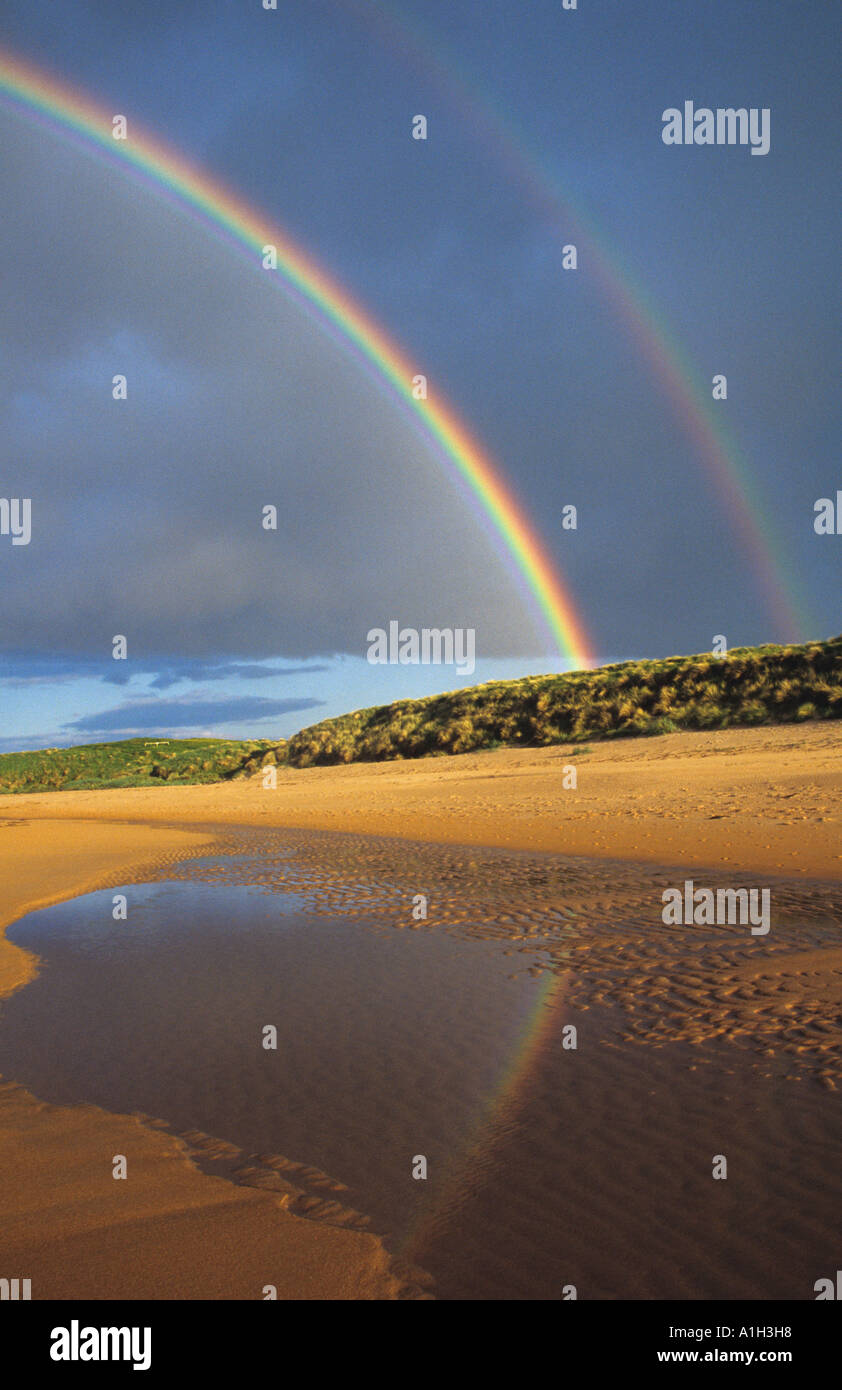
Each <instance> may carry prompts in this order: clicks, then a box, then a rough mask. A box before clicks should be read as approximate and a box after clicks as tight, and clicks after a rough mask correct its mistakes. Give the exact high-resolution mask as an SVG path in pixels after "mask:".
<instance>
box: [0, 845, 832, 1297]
mask: <svg viewBox="0 0 842 1390" xmlns="http://www.w3.org/2000/svg"><path fill="white" fill-rule="evenodd" d="M195 868H196V872H197V874H198V875H199V878H198V879H197V880H195V881H191V880H190V879H187V880H185V881H177V882H164V883H155V884H145V885H136V884H135V885H127V886H125V887H123V888H110V889H108V890H105V891H103V892H99V893H93V894H90V895H88V896H86V897H83V898H79V899H76V900H74V901H71V902H68V903H64V904H61V905H59V906H57V907H52V908H48V909H46V910H44V911H42V912H38V913H33V914H31V915H30V916H28V917H27V918H25V919H23V920H22V921H21V922H19V923H17V924H16V925H15V927H14V928H13V929H12V930H11V931H10V932H9V936H10V938H11V939H12V940H13V941H15V942H16V943H17V944H18V945H21V946H24V947H27V948H28V949H30V950H33V951H35V952H36V953H37V954H38V956H39V957H40V958H41V961H42V964H41V973H40V974H39V976H38V978H37V979H36V980H35V981H34V982H33V983H31V984H30V985H28V986H27V987H26V989H24V990H22V991H20V992H19V993H17V994H16V995H14V996H13V997H12V998H11V999H9V1000H7V1001H5V1002H4V1003H3V1004H2V1006H0V1073H2V1074H3V1075H5V1076H6V1077H9V1078H12V1079H14V1080H16V1081H19V1082H21V1083H22V1084H24V1085H25V1086H27V1087H28V1088H29V1089H31V1090H32V1091H33V1092H34V1093H35V1094H36V1095H37V1096H39V1097H40V1098H42V1099H44V1100H47V1101H52V1102H56V1103H64V1104H66V1103H68V1102H81V1101H85V1102H93V1103H96V1104H98V1105H100V1106H103V1107H104V1108H106V1109H108V1110H112V1111H117V1112H130V1113H131V1112H139V1113H142V1114H146V1115H149V1116H154V1117H158V1118H159V1119H162V1120H165V1121H166V1122H167V1123H168V1124H169V1125H170V1127H171V1128H172V1129H173V1130H174V1131H175V1132H176V1133H181V1134H184V1133H187V1132H192V1131H195V1130H199V1131H201V1132H203V1133H204V1134H206V1135H210V1136H213V1137H214V1138H215V1139H218V1140H223V1141H227V1142H228V1143H229V1144H232V1145H236V1146H237V1148H238V1149H240V1150H242V1151H243V1154H244V1155H245V1159H246V1160H247V1159H248V1157H249V1156H250V1155H261V1156H264V1157H265V1156H266V1155H283V1156H284V1157H285V1158H286V1159H289V1160H293V1161H294V1162H297V1163H301V1164H306V1165H312V1166H313V1167H314V1168H317V1169H319V1170H321V1171H322V1172H323V1173H325V1174H327V1175H329V1177H330V1179H332V1180H333V1181H334V1183H337V1184H343V1185H344V1190H342V1191H340V1192H338V1193H337V1194H336V1195H338V1199H339V1201H340V1202H341V1204H342V1206H343V1208H353V1209H354V1210H355V1211H356V1212H359V1213H362V1214H363V1215H364V1216H365V1217H366V1218H368V1219H369V1220H370V1225H371V1229H373V1230H375V1231H376V1232H378V1233H379V1234H381V1235H383V1236H384V1237H385V1238H386V1241H387V1244H388V1246H389V1248H390V1249H391V1250H392V1251H393V1252H395V1253H398V1254H406V1255H407V1256H409V1257H411V1258H413V1259H415V1260H416V1261H418V1262H419V1263H420V1264H421V1265H422V1266H423V1267H424V1268H425V1269H426V1270H428V1271H429V1272H430V1273H431V1275H432V1276H433V1278H434V1279H435V1281H436V1282H435V1292H436V1293H437V1294H438V1295H439V1296H440V1297H445V1298H470V1297H479V1298H529V1297H532V1298H544V1299H558V1298H560V1297H562V1291H563V1289H564V1288H565V1286H568V1285H571V1284H573V1285H575V1286H576V1287H577V1289H578V1296H579V1297H601V1298H606V1297H607V1298H610V1297H631V1298H634V1297H638V1298H646V1297H650V1298H651V1297H659V1298H663V1297H685V1298H710V1297H714V1298H716V1297H718V1298H747V1297H761V1298H762V1297H770V1298H781V1297H795V1298H805V1297H811V1296H812V1293H811V1290H812V1283H813V1281H814V1280H815V1279H816V1278H818V1277H820V1276H821V1275H822V1274H823V1272H824V1266H825V1265H827V1266H828V1268H830V1264H831V1263H832V1261H833V1259H834V1258H836V1254H838V1252H835V1247H834V1243H833V1242H834V1235H833V1231H834V1229H835V1227H834V1226H833V1222H832V1221H831V1220H830V1219H829V1218H830V1214H831V1213H832V1212H833V1209H834V1203H836V1211H837V1212H838V1187H837V1185H836V1183H835V1181H834V1174H835V1172H836V1171H838V1162H837V1159H838V1153H839V1142H840V1140H842V1126H840V1123H839V1107H838V1104H837V1105H835V1106H834V1105H833V1104H832V1101H833V1100H834V1099H835V1098H834V1097H831V1096H830V1095H828V1094H827V1093H826V1092H822V1091H821V1090H820V1089H819V1088H818V1087H817V1086H815V1085H814V1084H811V1083H809V1082H807V1083H806V1084H802V1085H797V1084H795V1083H794V1082H792V1081H787V1080H786V1078H785V1077H784V1076H783V1074H782V1073H781V1072H779V1071H777V1070H776V1067H775V1063H774V1062H770V1063H769V1064H768V1067H767V1070H766V1071H765V1072H764V1073H763V1074H760V1073H759V1072H758V1071H757V1068H756V1067H754V1066H753V1065H752V1063H751V1059H750V1058H748V1057H747V1056H746V1055H745V1054H744V1053H743V1054H741V1053H740V1052H739V1051H738V1050H736V1049H734V1048H731V1047H729V1046H728V1045H727V1043H725V1042H723V1041H722V1040H721V1039H719V1040H714V1041H713V1042H708V1043H707V1044H706V1046H705V1047H703V1048H698V1047H696V1048H693V1047H691V1046H689V1045H687V1044H686V1043H683V1042H680V1041H679V1042H675V1043H674V1044H673V1045H672V1046H670V1047H667V1048H664V1047H663V1046H659V1047H647V1046H645V1045H641V1044H635V1043H629V1042H628V1041H627V1040H624V1033H623V1027H624V1021H623V1015H622V1011H620V1010H618V1009H616V1008H614V1009H610V1008H607V1007H606V1008H600V1007H597V1008H590V1009H582V1008H581V1007H580V1006H579V1003H578V1002H577V1006H576V1007H574V1006H573V1005H572V1004H571V1002H570V998H571V994H570V990H569V989H568V988H567V978H572V977H565V975H564V974H561V975H552V976H551V975H544V976H538V977H536V976H533V975H531V974H529V973H528V971H529V969H530V967H532V968H534V965H535V962H536V960H540V959H541V953H540V941H539V940H532V941H530V943H529V947H528V948H524V954H521V955H519V954H517V953H516V952H515V953H513V951H512V949H511V943H510V942H508V943H507V941H506V940H505V939H504V940H482V939H472V938H471V937H470V936H466V935H465V934H464V933H460V932H458V931H455V930H447V929H444V928H439V929H435V928H433V927H431V926H430V925H429V924H428V923H422V924H420V926H419V929H417V930H407V929H404V930H400V931H397V930H395V923H394V916H391V917H390V916H388V915H387V914H385V913H384V912H383V911H382V907H381V909H380V911H379V912H375V909H374V908H371V909H370V910H369V912H368V915H366V913H364V912H362V913H361V912H357V913H356V914H354V915H352V916H343V915H342V914H341V913H331V912H325V911H324V910H315V909H314V906H313V900H312V897H311V896H310V895H308V893H307V892H306V891H300V892H297V891H289V890H287V891H285V892H283V893H279V892H272V891H268V890H267V888H266V886H265V885H264V886H246V885H244V884H243V883H242V882H241V881H237V880H241V879H242V878H243V877H244V876H245V877H248V863H247V861H245V860H242V859H240V860H237V859H235V858H228V859H220V860H218V861H204V862H201V861H197V863H196V866H195ZM232 877H233V878H234V879H235V882H234V883H233V884H232V883H231V882H230V881H227V882H226V878H227V879H228V880H230V879H231V878H232ZM202 878H204V879H208V878H209V879H211V880H213V879H215V878H218V880H219V881H215V882H214V881H211V882H208V881H201V880H202ZM116 892H122V893H124V894H125V895H126V897H127V899H128V918H127V920H126V921H115V920H114V919H113V916H112V899H113V896H114V894H115V893H116ZM409 920H410V919H409V918H407V922H408V921H409ZM571 1024H573V1025H574V1026H575V1027H576V1028H577V1029H578V1039H577V1041H578V1046H577V1048H576V1049H575V1050H573V1049H571V1048H569V1047H565V1045H564V1043H565V1033H564V1029H565V1027H567V1028H569V1027H570V1025H571ZM266 1025H273V1026H274V1027H275V1028H276V1029H277V1049H276V1050H267V1049H266V1048H264V1046H263V1037H264V1033H263V1030H264V1028H265V1027H266ZM567 1041H568V1042H569V1041H570V1038H569V1034H568V1036H567ZM677 1083H678V1084H677ZM834 1114H835V1115H836V1119H835V1120H834V1119H833V1115H834ZM720 1152H725V1153H727V1154H728V1157H729V1164H730V1173H729V1181H728V1182H727V1183H718V1182H714V1181H712V1179H711V1157H712V1155H713V1154H715V1153H720ZM417 1155H423V1156H424V1157H425V1158H426V1160H427V1165H428V1177H427V1179H426V1180H422V1181H418V1180H414V1179H413V1177H412V1167H413V1160H414V1158H415V1156H417ZM208 1161H210V1160H208ZM242 1162H243V1158H242V1157H241V1159H240V1164H241V1165H242ZM258 1166H259V1165H258ZM210 1171H214V1169H213V1168H212V1167H211V1168H210ZM315 1190H318V1184H316V1189H315ZM322 1190H323V1191H328V1192H330V1191H331V1189H330V1188H329V1187H323V1188H322ZM833 1268H835V1265H834V1266H833Z"/></svg>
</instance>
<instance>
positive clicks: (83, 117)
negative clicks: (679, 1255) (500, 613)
mask: <svg viewBox="0 0 842 1390" xmlns="http://www.w3.org/2000/svg"><path fill="white" fill-rule="evenodd" d="M0 98H4V99H5V101H6V102H7V104H9V105H10V106H12V107H13V108H18V109H22V110H23V111H24V112H25V113H26V114H27V116H29V117H32V116H35V117H37V118H40V119H42V120H46V121H47V123H48V125H49V126H50V128H51V129H53V130H56V131H57V132H58V133H60V134H63V135H64V136H65V137H67V136H68V135H70V136H72V137H75V138H76V139H81V142H82V146H83V148H84V149H85V150H86V151H87V152H88V153H94V154H96V155H97V156H98V157H99V158H100V159H105V160H107V161H108V162H109V163H111V164H113V165H114V166H115V167H117V168H118V169H120V170H121V171H122V172H127V171H128V172H133V173H134V174H135V175H140V176H141V178H142V179H143V181H144V182H145V183H146V184H147V185H148V186H150V187H151V189H152V191H153V192H155V193H156V194H157V195H158V196H160V195H162V194H163V195H164V196H167V197H168V198H169V199H170V200H172V201H174V202H175V204H176V206H177V207H178V208H179V209H180V210H181V211H185V210H186V211H187V212H189V213H190V214H191V215H192V216H194V217H196V218H198V219H200V220H201V221H202V223H203V224H204V225H206V226H207V227H209V228H210V230H212V231H213V232H214V234H215V235H217V236H218V235H220V233H221V234H222V236H223V238H224V240H225V241H226V243H227V244H228V245H230V246H232V247H233V248H235V249H237V250H240V251H242V250H245V252H246V254H247V256H248V258H249V260H250V262H251V263H252V264H253V265H255V266H257V267H261V266H262V255H263V248H264V247H265V246H267V245H273V246H274V247H275V248H276V252H277V264H278V270H279V271H280V272H281V275H282V277H283V278H282V279H281V280H275V278H274V277H273V276H271V275H268V274H267V273H266V272H265V271H263V270H261V274H264V275H266V283H267V285H270V284H280V285H281V286H282V287H283V288H284V289H285V291H286V293H287V294H288V295H289V296H290V297H291V298H293V299H295V300H296V302H298V303H300V304H301V305H302V306H303V307H304V308H305V309H306V310H307V311H308V312H309V313H310V314H311V315H312V314H313V312H314V311H315V312H316V314H317V316H318V319H319V322H320V324H321V325H322V327H324V328H326V329H327V330H328V331H329V332H330V333H331V334H332V336H333V337H334V339H335V340H336V341H337V342H338V343H339V344H340V345H341V346H342V348H343V349H344V350H345V351H349V350H351V351H352V353H353V355H354V357H355V359H356V360H357V361H358V362H359V363H360V365H361V366H363V367H364V368H365V369H366V370H367V371H368V372H369V374H371V375H372V376H373V377H374V379H375V381H376V382H377V384H378V386H379V387H380V388H381V389H382V388H383V387H384V386H386V387H388V389H389V390H390V393H391V394H392V395H394V396H395V397H397V399H398V401H399V402H400V404H401V406H402V407H403V408H404V409H405V411H406V412H407V415H408V418H409V419H410V420H411V421H412V423H413V425H414V426H415V428H416V429H418V430H420V432H421V433H422V434H423V435H424V438H425V440H426V442H427V444H428V445H429V444H431V443H432V445H433V446H434V448H435V452H436V455H437V456H438V458H439V459H440V460H441V461H442V462H443V463H444V464H445V465H446V467H447V469H448V473H449V475H450V476H451V477H452V478H453V480H454V481H455V482H456V483H457V484H459V485H460V486H461V489H462V491H463V493H464V494H465V495H466V496H467V497H468V498H469V499H470V500H471V502H472V503H473V505H474V508H475V510H476V511H477V512H478V515H479V518H480V520H481V521H482V523H483V524H484V525H485V526H486V527H488V528H489V529H490V530H491V532H492V534H493V535H494V538H495V540H496V542H497V544H498V549H499V550H500V553H501V556H502V558H503V561H504V563H505V564H506V565H507V566H508V568H509V570H510V571H511V573H512V574H513V576H514V577H515V579H516V580H517V582H518V583H519V584H520V586H521V587H522V588H523V590H524V592H525V594H526V595H527V596H528V597H529V598H530V599H531V600H532V604H533V606H537V610H538V614H539V615H540V620H541V625H542V626H543V627H544V628H545V629H546V631H547V633H548V634H549V636H550V637H551V639H552V640H553V642H554V644H555V645H556V646H557V647H558V651H559V653H560V654H561V656H562V657H564V658H565V659H566V660H567V661H568V662H569V663H570V664H571V665H572V666H573V667H589V666H592V665H593V664H594V658H593V655H592V652H591V645H590V641H589V639H588V638H587V636H586V634H585V629H584V625H583V623H582V621H581V618H580V615H579V613H578V611H577V609H576V606H575V605H574V603H573V600H572V598H571V597H570V595H569V594H568V593H567V591H566V589H565V587H564V586H563V584H562V583H561V580H560V578H559V576H558V572H557V568H556V566H555V564H554V563H553V562H552V561H551V560H550V558H549V556H548V555H547V554H546V553H545V551H544V548H543V546H542V544H541V542H540V541H539V539H538V536H537V534H536V533H535V531H534V530H533V528H532V525H531V523H530V522H529V521H528V520H527V518H526V515H525V513H524V512H523V510H522V509H521V507H520V504H519V503H518V502H517V501H516V499H515V497H514V494H513V493H512V491H511V489H510V488H509V486H508V485H507V484H506V482H505V481H504V480H503V478H502V477H501V476H500V474H499V472H498V470H497V468H496V466H495V465H494V464H492V462H491V460H490V459H489V458H488V457H487V456H486V454H485V453H484V451H483V450H482V449H481V448H480V446H479V444H478V443H477V442H476V440H474V439H473V438H472V437H471V435H470V434H469V433H468V431H467V429H466V428H465V426H464V425H463V424H462V423H461V421H460V420H459V419H458V418H457V417H456V415H455V414H454V412H453V411H452V409H451V408H450V406H449V405H447V404H446V403H445V402H444V400H443V398H442V397H441V396H440V395H439V394H438V393H437V392H436V393H431V394H428V398H427V400H424V401H418V400H416V399H415V398H414V396H413V394H412V382H413V377H414V376H415V374H416V370H417V368H416V366H415V365H414V364H413V363H411V362H410V361H409V359H408V358H407V357H406V356H405V355H404V353H403V351H402V350H401V349H400V348H398V347H397V345H396V344H395V343H393V342H392V341H391V339H390V338H388V337H387V336H386V334H385V333H384V331H383V330H382V329H381V328H380V327H379V326H378V325H377V324H376V323H375V322H374V321H373V320H372V319H371V318H370V317H369V315H368V314H367V312H366V311H365V310H364V309H363V308H362V307H361V306H360V305H359V304H357V303H356V302H355V301H354V300H353V299H352V298H351V296H350V294H348V292H347V291H346V290H345V289H344V288H342V287H341V286H340V285H338V284H337V283H336V282H335V281H333V280H331V279H330V278H329V277H328V276H327V275H326V273H325V272H324V271H323V270H322V269H321V267H320V266H318V265H317V264H316V263H315V261H313V260H312V258H311V257H309V256H308V255H306V254H305V252H304V251H303V250H301V248H300V247H298V246H296V245H294V243H293V242H292V241H291V240H290V238H289V237H288V236H286V235H285V234H282V233H281V232H280V230H279V228H278V227H277V226H273V225H270V223H269V222H267V221H266V220H265V219H264V218H263V216H262V215H261V214H259V213H258V212H256V211H255V210H254V209H253V208H251V207H250V206H249V205H248V204H247V203H245V202H244V201H243V200H242V199H239V198H237V197H235V196H234V195H233V194H232V193H231V192H229V191H228V190H226V189H225V188H223V187H222V185H221V184H219V183H218V182H216V181H215V180H212V179H210V178H208V176H207V175H206V174H204V173H200V172H199V171H198V170H197V169H195V168H193V167H191V165H190V164H188V163H187V161H186V160H185V159H184V158H183V157H182V156H180V155H176V154H175V152H174V151H172V150H170V149H167V148H165V147H164V146H163V145H162V144H160V143H159V142H158V141H156V140H153V139H152V138H151V137H150V136H149V135H147V134H144V133H141V132H139V131H138V128H137V126H136V125H135V122H134V120H132V121H131V129H130V131H129V135H130V138H129V139H127V140H125V141H122V140H121V141H115V140H114V138H113V132H112V123H111V122H112V116H111V115H110V114H109V113H108V112H106V111H105V110H103V109H102V108H100V107H98V106H96V105H95V104H94V103H93V102H92V101H91V100H90V98H89V97H87V96H86V95H82V94H81V93H79V92H77V91H74V90H73V89H71V88H70V87H68V86H66V85H65V84H63V83H59V82H57V81H56V80H55V79H54V78H53V77H48V76H47V75H46V74H45V73H43V72H41V71H39V70H38V69H36V68H35V67H33V66H32V65H31V64H29V63H26V62H24V61H23V59H21V58H19V57H17V56H13V55H12V54H10V53H4V52H3V51H2V50H0ZM501 541H502V546H501V545H500V542H501Z"/></svg>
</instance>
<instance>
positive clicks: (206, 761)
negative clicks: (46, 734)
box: [0, 637, 842, 793]
mask: <svg viewBox="0 0 842 1390" xmlns="http://www.w3.org/2000/svg"><path fill="white" fill-rule="evenodd" d="M840 717H842V637H836V638H833V639H832V640H831V641H828V642H806V643H804V644H803V645H802V646H788V647H779V646H763V647H737V648H734V650H733V651H731V652H729V653H728V655H727V656H712V655H710V654H709V653H702V654H701V655H698V656H671V657H667V658H666V659H664V660H660V661H624V662H620V663H618V664H617V665H614V666H600V667H599V668H598V669H597V670H595V671H573V672H571V673H569V674H567V675H563V676H525V677H523V678H522V679H521V680H511V681H488V682H487V683H486V684H485V685H476V686H469V687H468V688H467V689H465V690H455V691H452V692H450V693H449V694H447V695H431V696H428V697H427V698H425V699H423V700H398V701H397V702H396V703H394V704H391V705H376V706H373V707H372V708H371V709H363V710H357V711H355V712H354V713H353V714H343V715H341V716H339V717H338V718H336V719H325V720H323V721H322V722H321V723H320V724H313V725H312V726H311V727H310V728H308V729H302V730H301V732H300V733H297V734H294V735H293V737H292V738H291V739H290V740H289V741H288V742H287V741H285V740H283V739H271V740H270V739H260V740H257V739H254V740H233V739H232V740H226V739H215V738H199V739H143V738H135V739H126V740H124V741H123V742H120V743H94V744H88V745H86V746H83V747H79V748H52V749H44V750H43V751H40V752H31V753H4V754H2V755H0V793H3V792H6V793H9V792H38V791H55V790H66V791H72V790H83V789H89V788H94V787H144V786H160V785H161V783H162V782H174V783H186V782H219V781H223V780H225V779H228V778H232V777H244V776H248V775H249V774H250V773H254V772H256V771H257V770H258V768H260V767H261V766H262V765H263V764H265V763H278V764H288V765H289V766H291V767H310V766H312V765H315V764H322V765H326V764H334V763H351V762H381V761H386V760H388V759H394V758H421V757H425V756H430V755H434V754H443V753H469V752H474V751H477V750H479V749H483V748H499V747H501V746H507V747H516V748H525V747H536V748H540V747H544V746H546V745H548V744H553V743H578V742H583V741H585V740H586V739H601V738H625V737H634V736H639V735H646V734H662V733H673V732H675V731H676V730H678V729H725V728H728V727H729V726H739V725H753V724H784V723H796V722H799V721H803V720H806V719H838V718H840Z"/></svg>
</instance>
